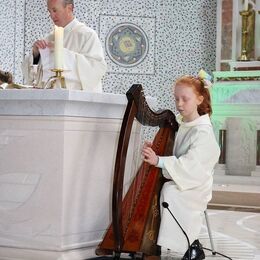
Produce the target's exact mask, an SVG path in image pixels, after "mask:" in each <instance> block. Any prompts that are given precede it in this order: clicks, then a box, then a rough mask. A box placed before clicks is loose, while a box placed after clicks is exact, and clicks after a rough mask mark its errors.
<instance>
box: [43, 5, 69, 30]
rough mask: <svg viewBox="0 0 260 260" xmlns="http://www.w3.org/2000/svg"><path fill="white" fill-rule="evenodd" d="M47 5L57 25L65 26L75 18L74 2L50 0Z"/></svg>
mask: <svg viewBox="0 0 260 260" xmlns="http://www.w3.org/2000/svg"><path fill="white" fill-rule="evenodd" d="M47 5H48V11H49V13H50V16H51V19H52V21H53V22H54V24H55V25H57V26H60V27H65V26H66V25H67V24H68V23H70V22H71V21H72V20H73V6H72V4H65V3H64V1H63V0H48V2H47Z"/></svg>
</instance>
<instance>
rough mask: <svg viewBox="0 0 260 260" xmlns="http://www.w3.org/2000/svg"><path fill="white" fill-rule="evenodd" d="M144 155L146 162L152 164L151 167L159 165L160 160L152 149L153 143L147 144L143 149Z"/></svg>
mask: <svg viewBox="0 0 260 260" xmlns="http://www.w3.org/2000/svg"><path fill="white" fill-rule="evenodd" d="M142 155H143V156H144V161H145V162H147V163H149V164H151V165H154V166H155V165H157V164H158V161H159V158H158V156H157V155H156V154H155V152H154V150H153V149H152V143H151V142H145V143H144V146H143V149H142Z"/></svg>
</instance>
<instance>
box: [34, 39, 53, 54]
mask: <svg viewBox="0 0 260 260" xmlns="http://www.w3.org/2000/svg"><path fill="white" fill-rule="evenodd" d="M45 48H53V42H47V41H45V40H37V41H36V42H35V43H34V44H33V57H38V56H39V55H40V51H39V49H45Z"/></svg>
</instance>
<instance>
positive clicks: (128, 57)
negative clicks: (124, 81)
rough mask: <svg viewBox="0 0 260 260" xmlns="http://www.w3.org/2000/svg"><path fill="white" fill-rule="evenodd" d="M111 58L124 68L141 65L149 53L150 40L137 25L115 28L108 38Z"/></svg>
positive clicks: (107, 43) (107, 48) (108, 49)
mask: <svg viewBox="0 0 260 260" xmlns="http://www.w3.org/2000/svg"><path fill="white" fill-rule="evenodd" d="M106 51H107V54H108V56H109V58H110V59H111V60H112V61H113V62H115V63H116V64H118V65H120V66H123V67H132V66H136V65H137V64H139V63H141V62H142V61H143V60H144V59H145V57H146V55H147V52H148V38H147V36H146V34H145V32H144V31H143V30H142V29H141V28H140V27H138V26H137V25H135V24H131V23H122V24H119V25H117V26H116V27H114V28H113V29H112V30H111V31H110V32H109V34H108V35H107V37H106Z"/></svg>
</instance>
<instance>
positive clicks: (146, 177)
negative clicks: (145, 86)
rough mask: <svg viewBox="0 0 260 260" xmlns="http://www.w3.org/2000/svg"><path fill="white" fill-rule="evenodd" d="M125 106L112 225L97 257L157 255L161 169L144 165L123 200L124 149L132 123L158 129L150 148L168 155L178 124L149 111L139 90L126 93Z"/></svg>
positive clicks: (168, 114)
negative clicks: (131, 254) (124, 254)
mask: <svg viewBox="0 0 260 260" xmlns="http://www.w3.org/2000/svg"><path fill="white" fill-rule="evenodd" d="M126 96H127V99H128V104H127V107H126V110H125V114H124V117H123V122H122V125H121V131H120V135H119V142H118V147H117V154H116V162H115V168H114V181H113V193H112V194H113V195H112V196H113V197H112V224H111V225H110V227H109V228H108V230H107V232H106V234H105V236H104V239H103V241H102V242H101V243H100V244H99V246H98V248H97V250H96V254H97V255H109V254H113V255H114V259H119V258H120V254H121V253H133V254H135V253H137V252H138V253H140V252H141V253H143V254H146V255H158V254H159V253H160V248H159V247H158V246H157V245H156V242H157V236H158V231H159V225H160V205H159V194H160V190H161V187H162V185H163V183H164V182H165V179H164V178H163V176H162V174H161V169H159V168H157V167H154V166H151V165H149V164H147V163H145V162H143V163H142V164H141V166H140V168H139V170H138V172H137V174H136V176H135V178H134V180H133V181H132V183H131V185H130V187H129V190H128V191H127V192H126V195H125V196H124V198H123V182H124V172H125V163H126V155H127V148H128V144H129V139H130V134H131V129H132V125H133V121H134V119H137V120H138V121H139V122H140V123H141V124H142V125H146V126H157V127H159V128H160V129H159V131H158V133H157V134H156V136H155V139H154V141H153V145H152V148H153V150H154V151H155V152H156V154H157V155H171V154H172V148H173V142H174V137H175V133H176V131H177V130H178V123H177V122H176V120H175V115H174V114H173V113H172V112H171V111H170V110H164V111H159V112H154V111H152V110H151V109H150V108H149V106H148V104H147V102H146V100H145V97H144V94H143V90H142V86H141V85H139V84H136V85H133V86H132V87H131V88H130V89H129V90H128V92H127V93H126Z"/></svg>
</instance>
